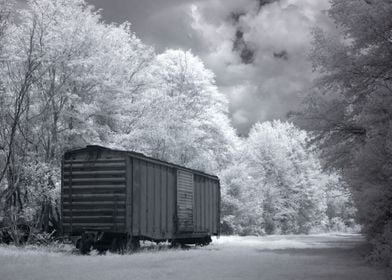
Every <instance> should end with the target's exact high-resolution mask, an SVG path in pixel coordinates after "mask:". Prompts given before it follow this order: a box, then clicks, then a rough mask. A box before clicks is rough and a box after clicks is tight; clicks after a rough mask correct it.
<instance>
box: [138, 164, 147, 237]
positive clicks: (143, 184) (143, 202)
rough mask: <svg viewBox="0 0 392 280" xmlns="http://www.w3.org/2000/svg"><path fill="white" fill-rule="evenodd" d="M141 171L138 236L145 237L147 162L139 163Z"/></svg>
mask: <svg viewBox="0 0 392 280" xmlns="http://www.w3.org/2000/svg"><path fill="white" fill-rule="evenodd" d="M140 170H141V174H140V176H141V184H140V193H141V196H140V214H141V215H140V234H141V235H145V234H146V233H147V232H148V231H147V219H148V216H147V206H148V192H147V186H148V185H147V182H148V181H147V162H144V161H141V162H140Z"/></svg>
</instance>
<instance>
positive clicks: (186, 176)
mask: <svg viewBox="0 0 392 280" xmlns="http://www.w3.org/2000/svg"><path fill="white" fill-rule="evenodd" d="M193 190H194V185H193V173H191V172H188V171H183V170H177V218H178V231H179V232H192V231H193V229H194V227H193Z"/></svg>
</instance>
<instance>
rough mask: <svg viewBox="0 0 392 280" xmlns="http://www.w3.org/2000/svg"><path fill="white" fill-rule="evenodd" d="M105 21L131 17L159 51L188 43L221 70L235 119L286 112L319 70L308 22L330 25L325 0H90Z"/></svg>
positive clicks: (242, 128) (237, 122)
mask: <svg viewBox="0 0 392 280" xmlns="http://www.w3.org/2000/svg"><path fill="white" fill-rule="evenodd" d="M87 1H88V2H89V3H90V4H92V5H94V6H95V7H96V8H99V9H102V11H101V13H102V16H103V18H104V20H105V21H107V22H111V21H114V22H119V23H120V22H123V21H129V22H131V23H132V28H133V31H134V32H135V33H136V34H137V36H138V37H140V38H141V39H142V40H143V41H144V42H145V43H147V44H150V45H153V46H154V47H155V49H156V51H157V52H162V51H164V50H165V49H167V48H182V49H187V50H188V49H190V50H192V52H193V53H194V54H196V55H199V56H200V57H201V58H202V59H203V61H204V62H205V64H206V66H207V67H208V68H210V69H212V70H213V71H214V72H215V74H216V81H217V84H218V86H219V88H220V90H221V91H222V92H223V93H225V94H226V95H227V97H228V99H229V101H230V114H231V117H232V122H233V125H234V126H235V127H236V128H237V129H238V132H239V133H242V134H246V133H247V131H248V129H249V127H250V126H251V125H252V124H253V123H254V122H256V121H265V120H272V119H275V118H281V119H285V117H286V115H287V113H288V112H290V111H292V110H296V109H297V108H298V106H299V104H300V102H301V96H303V94H304V92H305V91H306V90H307V89H308V88H309V87H310V86H311V80H312V78H313V77H314V75H315V74H314V73H312V67H311V64H310V63H309V62H308V61H307V56H308V53H309V48H310V46H311V44H310V42H311V28H312V27H314V26H323V27H325V26H327V25H330V24H331V23H330V22H329V21H328V18H327V16H326V13H325V10H326V9H328V7H329V2H328V0H198V1H196V0H159V1H157V0H143V1H141V0H110V1H108V0H87Z"/></svg>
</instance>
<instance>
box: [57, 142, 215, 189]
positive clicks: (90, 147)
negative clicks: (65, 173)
mask: <svg viewBox="0 0 392 280" xmlns="http://www.w3.org/2000/svg"><path fill="white" fill-rule="evenodd" d="M85 150H103V151H110V152H115V153H121V154H124V153H125V154H127V155H130V156H131V157H133V158H138V159H142V160H147V161H150V162H154V163H158V164H161V165H166V166H169V167H174V168H177V169H182V170H187V171H190V172H192V173H194V174H197V175H201V176H205V177H209V178H211V179H214V180H217V181H219V178H218V177H217V176H215V175H211V174H208V173H205V172H202V171H200V170H195V169H191V168H188V167H184V166H181V165H178V164H175V163H171V162H167V161H163V160H160V159H156V158H153V157H148V156H146V155H144V154H142V153H138V152H134V151H124V150H117V149H110V148H107V147H103V146H99V145H87V146H86V147H84V148H79V149H74V150H69V151H66V152H65V154H64V156H65V157H66V156H68V155H72V154H74V153H78V152H82V151H85ZM65 160H67V159H65Z"/></svg>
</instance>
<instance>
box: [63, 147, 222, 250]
mask: <svg viewBox="0 0 392 280" xmlns="http://www.w3.org/2000/svg"><path fill="white" fill-rule="evenodd" d="M61 182H62V184H61V213H62V219H61V220H62V221H61V222H62V229H63V234H64V235H65V236H68V237H69V238H71V239H72V240H73V241H74V242H75V243H76V246H77V247H78V248H79V249H80V250H81V251H82V253H85V252H88V251H89V249H90V248H91V247H93V248H96V249H98V250H106V249H114V250H115V249H119V248H124V247H125V246H128V247H132V248H135V247H138V245H139V241H140V240H151V241H155V242H161V241H169V242H172V244H189V243H191V244H201V245H206V244H208V243H209V242H210V241H211V236H212V235H219V231H220V227H219V225H220V185H219V179H218V178H217V177H216V176H213V175H209V174H206V173H203V172H200V171H197V170H192V169H189V168H185V167H182V166H179V165H176V164H172V163H168V162H164V161H161V160H157V159H154V158H151V157H147V156H145V155H143V154H140V153H136V152H131V151H119V150H113V149H109V148H105V147H101V146H87V147H85V148H82V149H77V150H72V151H68V152H66V153H65V154H64V156H63V159H62V180H61Z"/></svg>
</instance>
